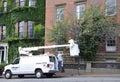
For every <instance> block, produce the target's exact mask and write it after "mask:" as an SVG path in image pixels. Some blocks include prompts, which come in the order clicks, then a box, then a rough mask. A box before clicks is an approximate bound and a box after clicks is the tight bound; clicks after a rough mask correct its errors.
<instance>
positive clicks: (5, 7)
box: [3, 1, 7, 12]
mask: <svg viewBox="0 0 120 82" xmlns="http://www.w3.org/2000/svg"><path fill="white" fill-rule="evenodd" d="M3 7H4V12H6V11H7V1H3Z"/></svg>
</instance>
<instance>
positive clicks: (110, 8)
mask: <svg viewBox="0 0 120 82" xmlns="http://www.w3.org/2000/svg"><path fill="white" fill-rule="evenodd" d="M115 14H116V0H106V15H109V16H110V15H115Z"/></svg>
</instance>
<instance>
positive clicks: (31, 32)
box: [28, 21, 34, 38]
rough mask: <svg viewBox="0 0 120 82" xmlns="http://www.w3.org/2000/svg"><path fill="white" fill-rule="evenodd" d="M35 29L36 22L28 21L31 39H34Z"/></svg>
mask: <svg viewBox="0 0 120 82" xmlns="http://www.w3.org/2000/svg"><path fill="white" fill-rule="evenodd" d="M33 27H34V22H33V21H28V37H29V38H32V37H33Z"/></svg>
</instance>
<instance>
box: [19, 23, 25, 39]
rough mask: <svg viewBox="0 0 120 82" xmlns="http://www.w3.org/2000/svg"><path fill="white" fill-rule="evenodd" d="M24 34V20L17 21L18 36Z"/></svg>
mask: <svg viewBox="0 0 120 82" xmlns="http://www.w3.org/2000/svg"><path fill="white" fill-rule="evenodd" d="M23 36H24V21H21V22H19V37H23Z"/></svg>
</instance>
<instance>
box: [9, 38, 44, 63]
mask: <svg viewBox="0 0 120 82" xmlns="http://www.w3.org/2000/svg"><path fill="white" fill-rule="evenodd" d="M41 45H43V44H41V40H39V39H38V40H36V39H31V40H29V39H26V40H25V39H21V40H14V41H9V50H8V52H9V55H8V61H9V63H12V61H13V60H14V59H15V58H16V57H17V56H19V53H18V47H31V46H41Z"/></svg>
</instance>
